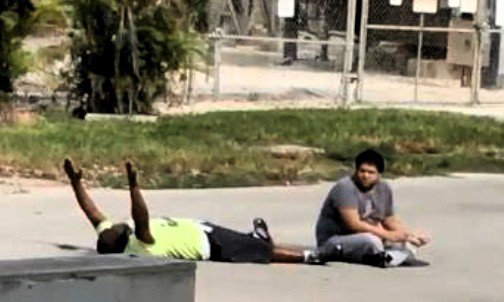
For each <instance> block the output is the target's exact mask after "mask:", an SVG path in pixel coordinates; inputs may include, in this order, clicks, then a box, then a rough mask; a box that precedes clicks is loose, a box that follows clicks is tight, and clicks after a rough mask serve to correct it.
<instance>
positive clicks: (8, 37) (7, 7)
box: [0, 0, 35, 94]
mask: <svg viewBox="0 0 504 302" xmlns="http://www.w3.org/2000/svg"><path fill="white" fill-rule="evenodd" d="M34 9H35V8H34V6H33V3H32V2H31V1H30V0H2V1H0V93H2V94H5V93H10V92H12V90H13V86H12V82H13V80H14V79H15V78H16V77H18V76H20V75H21V74H23V73H24V72H26V71H27V69H28V64H27V62H26V57H27V54H26V53H25V52H23V51H22V50H21V42H22V39H23V38H24V37H25V36H26V35H27V34H28V32H29V30H30V25H31V14H32V13H33V11H34Z"/></svg>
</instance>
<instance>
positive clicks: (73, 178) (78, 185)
mask: <svg viewBox="0 0 504 302" xmlns="http://www.w3.org/2000/svg"><path fill="white" fill-rule="evenodd" d="M63 168H64V169H65V172H66V174H67V176H68V178H69V179H70V184H71V185H72V189H73V191H74V194H75V197H76V199H77V202H78V203H79V206H80V208H81V209H82V211H83V212H84V214H86V217H87V218H88V220H89V221H90V222H91V224H92V225H93V227H95V228H96V227H97V226H98V225H99V224H100V223H101V222H102V221H104V220H106V219H107V218H106V217H105V215H103V213H102V212H100V210H99V209H98V208H97V207H96V205H95V204H94V202H93V200H92V199H91V197H90V196H89V194H88V193H87V191H86V189H85V188H84V186H83V185H82V182H81V179H82V171H81V170H78V171H75V169H74V167H73V164H72V161H71V160H69V159H68V158H67V159H65V162H64V164H63Z"/></svg>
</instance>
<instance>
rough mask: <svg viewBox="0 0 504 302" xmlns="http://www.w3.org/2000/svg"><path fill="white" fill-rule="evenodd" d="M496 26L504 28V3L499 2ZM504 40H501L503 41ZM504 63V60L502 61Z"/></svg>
mask: <svg viewBox="0 0 504 302" xmlns="http://www.w3.org/2000/svg"><path fill="white" fill-rule="evenodd" d="M495 24H496V25H497V26H504V1H502V0H500V1H497V7H496V12H495ZM502 40H504V39H501V41H502ZM501 61H504V60H501Z"/></svg>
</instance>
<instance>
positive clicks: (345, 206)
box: [316, 149, 430, 267]
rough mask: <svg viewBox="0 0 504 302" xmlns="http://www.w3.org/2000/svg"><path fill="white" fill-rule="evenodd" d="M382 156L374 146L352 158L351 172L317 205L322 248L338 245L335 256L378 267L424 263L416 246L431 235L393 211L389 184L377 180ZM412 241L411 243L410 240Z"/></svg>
mask: <svg viewBox="0 0 504 302" xmlns="http://www.w3.org/2000/svg"><path fill="white" fill-rule="evenodd" d="M384 168H385V162H384V159H383V157H382V156H381V155H380V154H379V153H378V152H376V151H374V150H371V149H369V150H366V151H364V152H362V153H360V154H359V155H358V156H357V157H356V159H355V172H354V174H353V176H351V177H348V176H347V177H344V178H342V179H340V180H339V181H338V182H337V184H336V185H335V186H334V187H333V188H332V189H331V191H330V192H329V194H328V196H327V198H326V199H325V202H324V204H323V206H322V210H321V212H320V216H319V218H318V221H317V226H316V237H317V245H318V246H319V248H320V249H321V250H325V251H327V250H331V249H332V250H338V251H340V253H338V254H337V255H335V257H333V258H334V260H341V261H348V262H356V263H364V264H370V265H375V266H380V267H389V266H398V265H410V266H414V265H427V263H426V262H423V261H420V260H416V259H415V249H414V247H413V246H416V247H420V246H423V245H426V244H427V243H428V242H429V241H430V238H429V237H428V236H427V235H425V234H424V233H422V232H420V231H411V230H409V229H407V228H406V227H405V226H404V225H403V224H402V223H401V220H400V219H399V217H398V216H397V214H396V213H395V212H394V203H393V198H392V190H391V189H390V187H389V185H388V184H387V183H385V182H383V181H381V180H380V174H381V173H383V171H384ZM412 245H413V246H412Z"/></svg>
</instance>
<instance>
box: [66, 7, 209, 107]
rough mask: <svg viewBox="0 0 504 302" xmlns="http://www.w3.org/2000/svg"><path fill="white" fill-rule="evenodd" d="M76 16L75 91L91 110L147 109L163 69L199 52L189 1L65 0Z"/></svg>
mask: <svg viewBox="0 0 504 302" xmlns="http://www.w3.org/2000/svg"><path fill="white" fill-rule="evenodd" d="M66 1H67V3H68V4H69V5H71V6H72V7H73V15H72V20H73V22H74V24H73V27H74V29H75V31H74V32H73V37H72V41H73V46H72V58H73V64H74V71H73V76H72V81H73V83H74V85H75V86H74V92H75V93H76V95H78V96H80V97H81V98H82V99H86V98H87V110H88V111H89V112H106V113H128V112H141V113H148V112H150V110H151V104H152V102H153V101H154V100H155V98H156V97H158V96H160V95H162V94H164V92H165V90H166V79H165V74H166V73H167V72H169V71H173V70H178V69H179V68H181V67H186V66H188V65H189V62H191V60H190V58H191V56H193V55H195V54H200V53H201V49H202V48H201V45H200V44H199V43H198V36H197V34H196V33H194V32H193V31H192V30H191V28H192V26H191V24H188V20H189V19H188V18H189V16H190V15H191V13H190V11H191V10H190V7H188V6H187V5H186V3H185V1H180V2H177V1H153V0H144V1H133V0H66Z"/></svg>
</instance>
